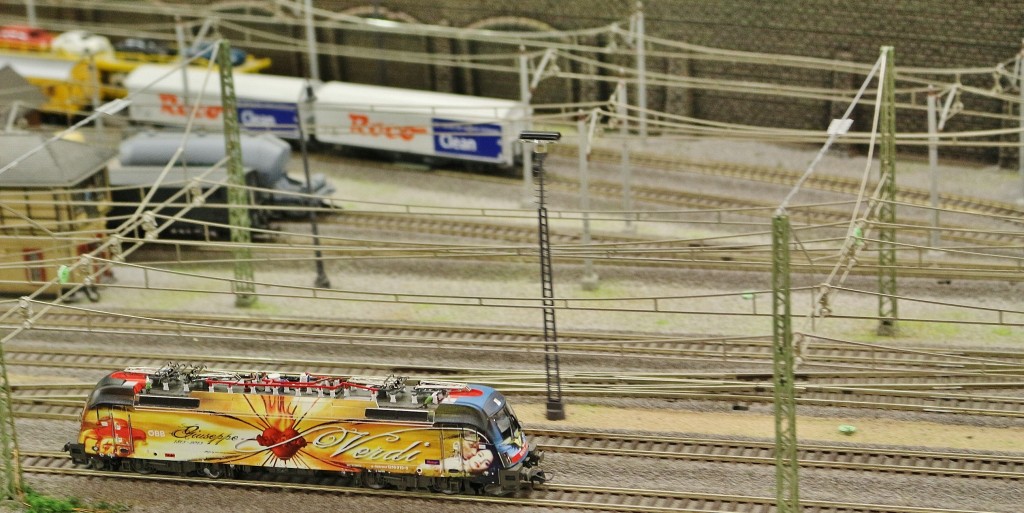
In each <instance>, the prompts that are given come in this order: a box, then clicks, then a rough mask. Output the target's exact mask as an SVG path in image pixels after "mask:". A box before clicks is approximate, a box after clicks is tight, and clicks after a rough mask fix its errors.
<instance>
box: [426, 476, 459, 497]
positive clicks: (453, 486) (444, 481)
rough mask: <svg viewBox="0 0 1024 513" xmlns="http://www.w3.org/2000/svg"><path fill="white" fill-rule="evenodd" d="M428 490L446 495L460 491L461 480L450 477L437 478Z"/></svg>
mask: <svg viewBox="0 0 1024 513" xmlns="http://www.w3.org/2000/svg"><path fill="white" fill-rule="evenodd" d="M430 491H432V492H440V493H443V494H447V495H454V494H457V493H459V492H461V491H462V480H461V479H451V478H446V477H442V478H437V479H436V480H434V482H433V483H432V484H431V485H430Z"/></svg>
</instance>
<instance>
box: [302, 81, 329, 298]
mask: <svg viewBox="0 0 1024 513" xmlns="http://www.w3.org/2000/svg"><path fill="white" fill-rule="evenodd" d="M315 99H316V97H315V95H314V93H313V84H310V83H309V82H306V98H305V101H304V102H303V104H304V105H305V107H306V112H302V110H301V109H299V112H298V114H299V119H298V121H299V151H301V152H302V171H303V173H305V175H306V194H307V195H308V196H309V197H308V198H307V200H306V201H309V202H310V203H312V202H313V182H312V181H311V180H310V175H309V151H308V149H307V143H306V134H307V133H309V132H307V131H306V130H305V128H304V127H305V125H306V123H307V122H308V121H309V120H308V119H306V117H307V115H312V113H313V100H315ZM309 229H310V231H311V232H312V234H313V247H314V248H316V249H315V250H314V251H313V256H314V257H315V258H316V279H315V280H314V281H313V286H315V287H319V288H321V289H327V288H330V287H331V280H330V279H329V278H327V273H326V272H324V259H323V253H322V252H321V251H320V228H319V227H318V226H317V224H316V211H314V210H313V209H312V208H310V209H309Z"/></svg>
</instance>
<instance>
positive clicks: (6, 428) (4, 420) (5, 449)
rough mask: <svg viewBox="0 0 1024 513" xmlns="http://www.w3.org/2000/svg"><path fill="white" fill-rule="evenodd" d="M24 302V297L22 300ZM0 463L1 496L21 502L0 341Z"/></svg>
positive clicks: (17, 456) (18, 455) (8, 386)
mask: <svg viewBox="0 0 1024 513" xmlns="http://www.w3.org/2000/svg"><path fill="white" fill-rule="evenodd" d="M22 301H23V302H24V299H23V300H22ZM0 381H2V382H0V389H2V390H0V458H3V461H0V465H3V480H4V482H3V498H4V499H6V500H14V501H18V502H23V501H24V498H25V489H24V485H23V482H22V472H21V453H20V452H19V451H18V436H17V433H16V432H15V429H14V405H13V403H12V398H11V382H10V381H9V380H8V379H7V360H6V356H5V355H4V349H3V344H2V343H0Z"/></svg>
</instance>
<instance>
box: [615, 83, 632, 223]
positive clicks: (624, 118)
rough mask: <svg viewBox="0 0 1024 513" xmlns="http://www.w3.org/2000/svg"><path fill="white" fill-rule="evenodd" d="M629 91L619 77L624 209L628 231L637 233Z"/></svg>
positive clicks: (617, 110)
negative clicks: (630, 158) (628, 101)
mask: <svg viewBox="0 0 1024 513" xmlns="http://www.w3.org/2000/svg"><path fill="white" fill-rule="evenodd" d="M620 74H621V73H620ZM627 94H628V92H627V91H626V81H625V80H624V79H619V83H618V85H617V86H616V87H615V99H616V100H618V101H617V102H615V114H616V115H617V116H618V117H619V137H621V138H622V156H621V160H620V162H619V166H620V168H619V175H620V177H621V179H622V211H623V212H625V218H626V226H625V228H624V230H625V232H626V233H636V225H634V224H633V218H632V214H631V212H632V211H633V172H632V168H631V167H630V165H629V112H628V111H627V110H626V104H627V100H628V97H627Z"/></svg>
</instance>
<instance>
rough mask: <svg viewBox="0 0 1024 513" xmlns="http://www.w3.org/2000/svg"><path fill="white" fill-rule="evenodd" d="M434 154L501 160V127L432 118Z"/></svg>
mask: <svg viewBox="0 0 1024 513" xmlns="http://www.w3.org/2000/svg"><path fill="white" fill-rule="evenodd" d="M431 121H432V124H433V129H434V152H435V153H436V154H438V155H453V156H457V157H475V158H478V159H486V160H501V159H502V144H501V143H502V141H501V139H502V137H501V125H498V124H493V123H472V124H471V123H466V122H461V121H456V120H452V119H441V118H433V119H432V120H431Z"/></svg>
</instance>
